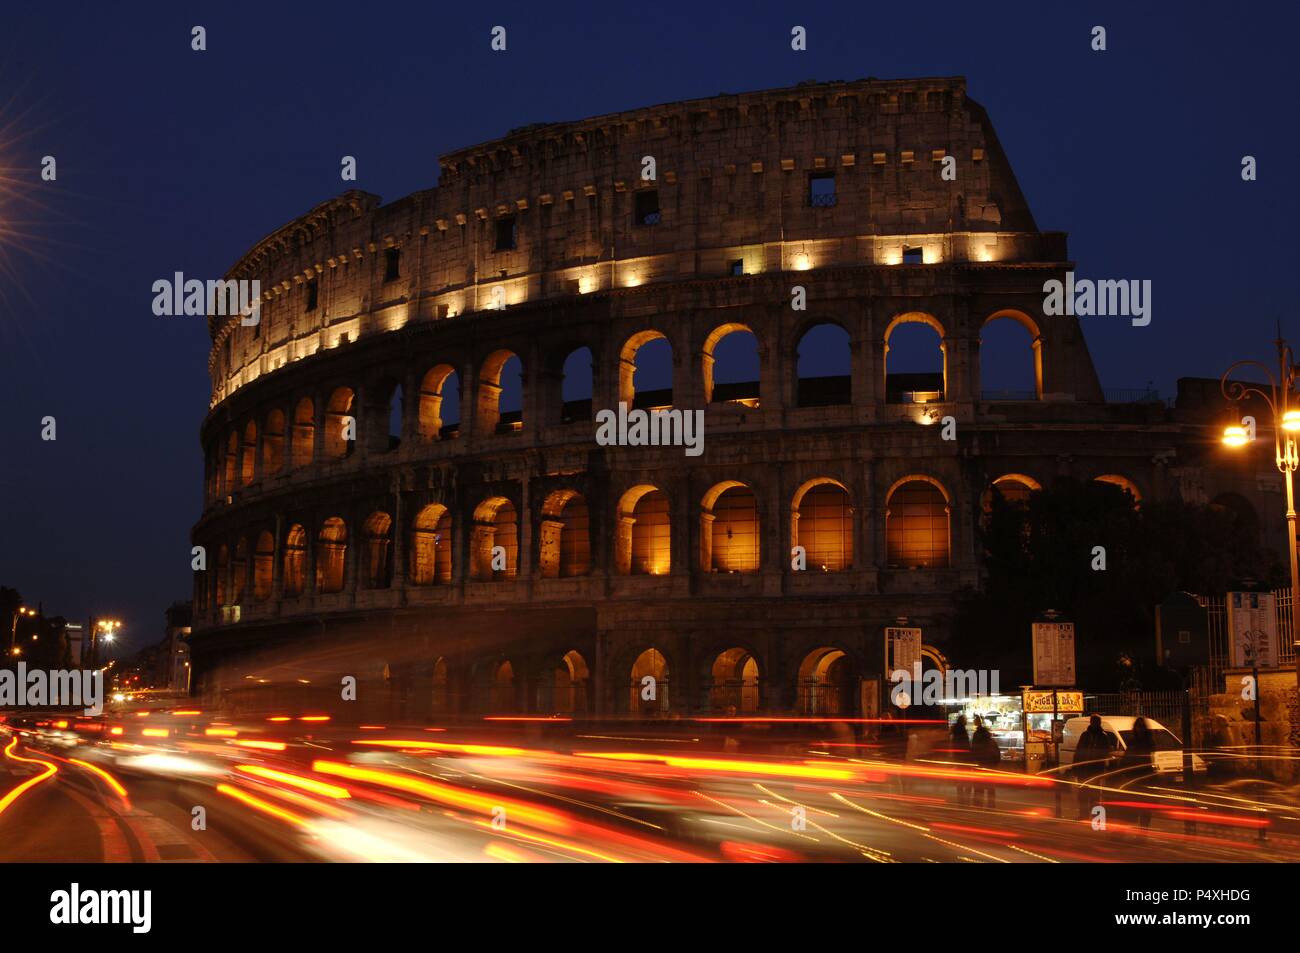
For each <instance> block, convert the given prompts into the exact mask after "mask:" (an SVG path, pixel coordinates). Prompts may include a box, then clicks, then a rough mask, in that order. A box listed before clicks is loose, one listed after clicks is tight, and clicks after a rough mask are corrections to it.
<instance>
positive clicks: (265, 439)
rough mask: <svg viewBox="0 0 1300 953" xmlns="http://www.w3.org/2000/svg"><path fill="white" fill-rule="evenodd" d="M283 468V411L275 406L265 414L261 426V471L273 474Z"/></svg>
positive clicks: (269, 474)
mask: <svg viewBox="0 0 1300 953" xmlns="http://www.w3.org/2000/svg"><path fill="white" fill-rule="evenodd" d="M283 469H284V411H283V410H280V409H279V408H276V409H275V410H272V411H271V412H270V413H269V414H267V415H266V426H264V427H263V428H262V473H264V474H265V475H267V476H274V475H275V474H277V473H279V472H280V471H281V470H283Z"/></svg>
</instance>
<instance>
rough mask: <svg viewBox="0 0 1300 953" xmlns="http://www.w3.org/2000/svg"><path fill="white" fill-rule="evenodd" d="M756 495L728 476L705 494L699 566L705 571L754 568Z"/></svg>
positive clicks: (738, 570) (756, 544) (756, 524)
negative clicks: (727, 478)
mask: <svg viewBox="0 0 1300 953" xmlns="http://www.w3.org/2000/svg"><path fill="white" fill-rule="evenodd" d="M758 534H759V527H758V498H757V497H755V496H754V491H753V490H751V489H750V488H749V487H748V486H746V485H745V484H743V483H740V482H738V481H735V480H729V481H727V482H724V483H719V484H718V485H717V486H715V487H714V488H713V489H711V490H710V491H709V492H708V493H706V494H705V496H704V500H703V506H702V512H701V513H700V546H701V548H702V550H703V552H701V554H700V557H701V558H700V567H701V568H702V569H703V570H704V571H705V572H720V573H735V572H757V571H758V558H759V545H758V538H759V537H758Z"/></svg>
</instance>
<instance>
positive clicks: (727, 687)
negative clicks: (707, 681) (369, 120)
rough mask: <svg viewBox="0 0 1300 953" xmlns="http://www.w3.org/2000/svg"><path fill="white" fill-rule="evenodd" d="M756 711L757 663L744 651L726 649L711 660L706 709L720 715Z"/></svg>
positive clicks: (757, 698)
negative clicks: (710, 676) (710, 681)
mask: <svg viewBox="0 0 1300 953" xmlns="http://www.w3.org/2000/svg"><path fill="white" fill-rule="evenodd" d="M758 708H759V684H758V661H757V660H756V659H755V658H754V656H753V655H751V654H750V653H749V650H748V649H743V648H739V647H737V648H731V649H727V650H726V651H725V652H723V653H722V654H720V655H719V656H718V657H717V658H716V659H714V660H713V670H712V683H711V685H710V687H709V709H710V710H711V711H713V712H715V713H717V714H722V715H752V714H753V713H754V712H756V711H758Z"/></svg>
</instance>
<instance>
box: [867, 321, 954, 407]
mask: <svg viewBox="0 0 1300 953" xmlns="http://www.w3.org/2000/svg"><path fill="white" fill-rule="evenodd" d="M904 327H906V330H905V331H903V332H902V336H901V337H900V338H898V339H895V334H896V333H898V332H899V329H900V328H904ZM927 328H928V329H929V330H928V331H927V330H925V329H927ZM931 332H932V333H933V338H932V337H931ZM946 337H947V333H946V332H945V331H944V327H943V325H942V324H941V323H940V322H939V319H938V318H936V317H935V316H934V315H932V314H928V313H926V312H924V311H909V312H907V313H905V314H900V315H896V316H895V317H894V318H893V320H891V321H890V322H889V326H888V327H886V328H885V335H884V361H883V362H882V363H883V364H884V374H885V402H886V403H889V404H928V403H935V402H938V401H943V400H945V399H946V395H947V392H948V352H947V343H946ZM891 351H893V352H894V357H893V359H892V361H891V358H890V352H891ZM936 355H937V356H936ZM891 364H892V367H891ZM900 364H902V365H904V367H900V366H899V365H900ZM936 365H937V369H936Z"/></svg>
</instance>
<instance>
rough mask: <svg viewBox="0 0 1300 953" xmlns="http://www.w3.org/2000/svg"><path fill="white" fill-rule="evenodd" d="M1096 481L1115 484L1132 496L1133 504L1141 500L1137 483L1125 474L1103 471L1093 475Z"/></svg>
mask: <svg viewBox="0 0 1300 953" xmlns="http://www.w3.org/2000/svg"><path fill="white" fill-rule="evenodd" d="M1093 479H1094V480H1096V481H1097V482H1098V483H1109V484H1111V485H1112V486H1117V487H1119V488H1120V489H1121V490H1124V491H1125V492H1126V493H1128V494H1129V495H1130V496H1131V497H1133V502H1134V504H1137V503H1141V502H1142V494H1141V493H1139V492H1138V488H1137V484H1135V483H1134V482H1133V481H1132V480H1130V479H1129V478H1128V477H1126V476H1120V475H1119V474H1118V473H1103V474H1102V475H1101V476H1098V477H1093Z"/></svg>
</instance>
